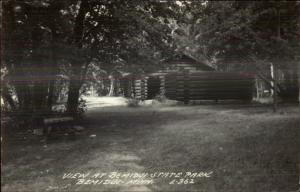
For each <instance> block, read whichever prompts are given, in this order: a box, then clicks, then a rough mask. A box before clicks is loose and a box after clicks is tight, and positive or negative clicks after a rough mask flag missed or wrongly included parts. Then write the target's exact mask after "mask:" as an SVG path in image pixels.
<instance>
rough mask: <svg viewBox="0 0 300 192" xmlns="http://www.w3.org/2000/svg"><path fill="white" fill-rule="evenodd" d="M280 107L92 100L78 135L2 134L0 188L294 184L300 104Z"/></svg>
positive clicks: (276, 189) (277, 190)
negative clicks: (45, 139) (45, 138)
mask: <svg viewBox="0 0 300 192" xmlns="http://www.w3.org/2000/svg"><path fill="white" fill-rule="evenodd" d="M280 111H281V112H278V113H277V114H273V113H272V112H271V108H266V107H253V106H242V105H222V106H221V105H214V106H208V105H201V106H173V107H170V106H159V107H137V108H128V107H125V106H123V107H105V108H93V109H91V110H89V111H88V112H87V114H86V120H85V123H84V126H85V127H86V128H87V129H86V131H84V132H83V133H82V134H81V135H77V136H76V137H75V138H69V137H65V136H62V137H59V138H56V139H55V140H53V141H51V142H50V143H48V144H47V145H46V146H45V145H44V143H42V142H40V141H39V139H29V138H28V137H27V136H26V135H25V134H23V135H19V137H18V138H15V139H14V140H5V138H4V144H3V146H2V149H3V151H2V155H3V159H2V171H1V172H2V181H1V186H2V190H3V191H203V192H206V191H207V192H215V191H216V192H218V191H224V192H238V191H241V192H256V191H259V192H260V191H266V192H269V191H270V192H271V191H272V192H283V191H285V192H289V191H290V192H291V191H296V190H297V189H298V188H299V185H298V183H299V167H298V165H299V149H298V147H299V146H300V145H299V118H298V116H299V114H298V112H299V111H298V108H297V107H282V108H281V110H280ZM24 135H25V136H24ZM23 137H26V138H23ZM76 173H77V174H76ZM97 174H98V175H97ZM101 174H103V175H102V176H101ZM118 174H119V175H118ZM126 174H127V175H126ZM130 174H132V175H130ZM134 174H136V175H135V176H134ZM142 174H144V176H145V177H143V175H142ZM154 174H156V175H154ZM205 174H206V175H205ZM95 175H97V177H96V176H95ZM88 180H90V181H88ZM102 180H103V181H102ZM104 180H109V181H104ZM101 182H107V183H105V184H104V183H101ZM113 182H115V183H114V184H113ZM117 182H119V183H117ZM76 183H77V184H76Z"/></svg>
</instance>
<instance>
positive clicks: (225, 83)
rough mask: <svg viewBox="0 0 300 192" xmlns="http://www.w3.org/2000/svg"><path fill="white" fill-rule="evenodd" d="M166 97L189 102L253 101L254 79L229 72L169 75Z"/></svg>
mask: <svg viewBox="0 0 300 192" xmlns="http://www.w3.org/2000/svg"><path fill="white" fill-rule="evenodd" d="M164 84H165V85H164V88H165V96H166V97H167V98H169V99H174V100H180V101H184V102H186V103H187V102H188V101H189V100H228V99H234V100H251V99H252V94H253V88H254V77H252V76H248V75H243V74H240V73H228V72H192V73H189V72H188V71H184V72H177V73H171V74H167V75H166V76H165V82H164Z"/></svg>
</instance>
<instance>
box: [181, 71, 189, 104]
mask: <svg viewBox="0 0 300 192" xmlns="http://www.w3.org/2000/svg"><path fill="white" fill-rule="evenodd" d="M183 75H184V80H183V85H184V91H183V95H184V104H186V105H187V104H189V101H190V89H189V78H190V72H189V70H184V71H183Z"/></svg>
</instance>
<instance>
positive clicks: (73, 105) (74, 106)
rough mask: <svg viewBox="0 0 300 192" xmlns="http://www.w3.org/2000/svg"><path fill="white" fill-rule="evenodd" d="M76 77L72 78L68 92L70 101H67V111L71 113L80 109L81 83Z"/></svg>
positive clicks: (73, 113)
mask: <svg viewBox="0 0 300 192" xmlns="http://www.w3.org/2000/svg"><path fill="white" fill-rule="evenodd" d="M75 78H76V77H73V78H71V80H70V84H69V93H68V101H67V112H68V113H70V114H71V115H75V114H76V113H77V111H78V105H79V96H80V94H79V90H80V88H81V83H80V82H78V79H77V80H76V79H75Z"/></svg>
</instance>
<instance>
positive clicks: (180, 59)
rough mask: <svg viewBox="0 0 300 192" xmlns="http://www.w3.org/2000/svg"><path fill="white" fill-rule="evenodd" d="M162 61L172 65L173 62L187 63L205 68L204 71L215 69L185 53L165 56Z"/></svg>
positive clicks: (198, 67)
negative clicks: (169, 56)
mask: <svg viewBox="0 0 300 192" xmlns="http://www.w3.org/2000/svg"><path fill="white" fill-rule="evenodd" d="M163 63H164V64H166V65H173V64H189V65H192V66H194V67H196V68H197V69H200V70H206V71H213V70H215V69H214V68H213V67H211V66H209V65H208V64H206V63H204V62H201V61H197V60H196V59H194V58H192V57H191V56H188V55H185V54H177V55H175V56H173V57H171V58H167V59H165V60H163Z"/></svg>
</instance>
